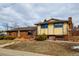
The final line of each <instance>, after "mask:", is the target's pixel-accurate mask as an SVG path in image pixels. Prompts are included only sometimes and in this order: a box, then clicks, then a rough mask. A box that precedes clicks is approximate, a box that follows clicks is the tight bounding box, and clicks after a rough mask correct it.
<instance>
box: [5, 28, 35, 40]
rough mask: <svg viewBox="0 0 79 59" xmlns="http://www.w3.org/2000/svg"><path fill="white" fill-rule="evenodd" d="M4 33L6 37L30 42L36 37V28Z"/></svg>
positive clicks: (17, 29)
mask: <svg viewBox="0 0 79 59" xmlns="http://www.w3.org/2000/svg"><path fill="white" fill-rule="evenodd" d="M6 32H7V35H8V36H12V37H16V38H20V40H30V39H33V38H35V36H36V27H20V28H14V29H11V30H7V31H6Z"/></svg>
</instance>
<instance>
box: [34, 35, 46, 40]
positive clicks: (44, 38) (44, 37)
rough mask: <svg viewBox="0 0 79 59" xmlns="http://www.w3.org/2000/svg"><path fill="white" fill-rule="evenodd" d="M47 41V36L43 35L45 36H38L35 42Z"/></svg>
mask: <svg viewBox="0 0 79 59" xmlns="http://www.w3.org/2000/svg"><path fill="white" fill-rule="evenodd" d="M46 39H47V35H45V34H43V35H38V36H37V37H36V38H35V40H37V41H44V40H46Z"/></svg>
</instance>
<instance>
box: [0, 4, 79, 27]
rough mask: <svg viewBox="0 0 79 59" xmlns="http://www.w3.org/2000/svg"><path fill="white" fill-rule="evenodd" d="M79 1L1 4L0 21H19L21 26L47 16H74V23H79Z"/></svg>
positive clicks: (64, 17)
mask: <svg viewBox="0 0 79 59" xmlns="http://www.w3.org/2000/svg"><path fill="white" fill-rule="evenodd" d="M78 5H79V4H78V3H76V4H75V3H47V4H46V3H44V4H43V3H38V4H34V3H32V4H30V3H27V4H25V3H24V4H23V3H22V4H20V3H17V4H16V3H12V4H5V3H4V4H0V22H1V23H9V24H11V23H12V24H13V23H15V22H16V23H17V24H19V25H20V26H24V25H25V26H26V24H28V25H33V24H35V23H36V22H38V21H40V20H42V19H45V18H52V17H53V18H59V19H63V20H64V19H66V20H67V19H68V17H69V16H72V17H73V23H74V24H79V20H78V19H79V6H78Z"/></svg>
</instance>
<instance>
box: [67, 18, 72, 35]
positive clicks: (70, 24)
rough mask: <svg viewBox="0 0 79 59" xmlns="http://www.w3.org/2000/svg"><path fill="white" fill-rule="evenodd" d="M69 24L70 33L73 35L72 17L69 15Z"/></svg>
mask: <svg viewBox="0 0 79 59" xmlns="http://www.w3.org/2000/svg"><path fill="white" fill-rule="evenodd" d="M68 25H69V35H72V30H73V23H72V17H68Z"/></svg>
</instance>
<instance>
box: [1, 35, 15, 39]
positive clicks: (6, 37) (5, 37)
mask: <svg viewBox="0 0 79 59" xmlns="http://www.w3.org/2000/svg"><path fill="white" fill-rule="evenodd" d="M3 39H4V40H13V39H15V37H12V36H0V40H3Z"/></svg>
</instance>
